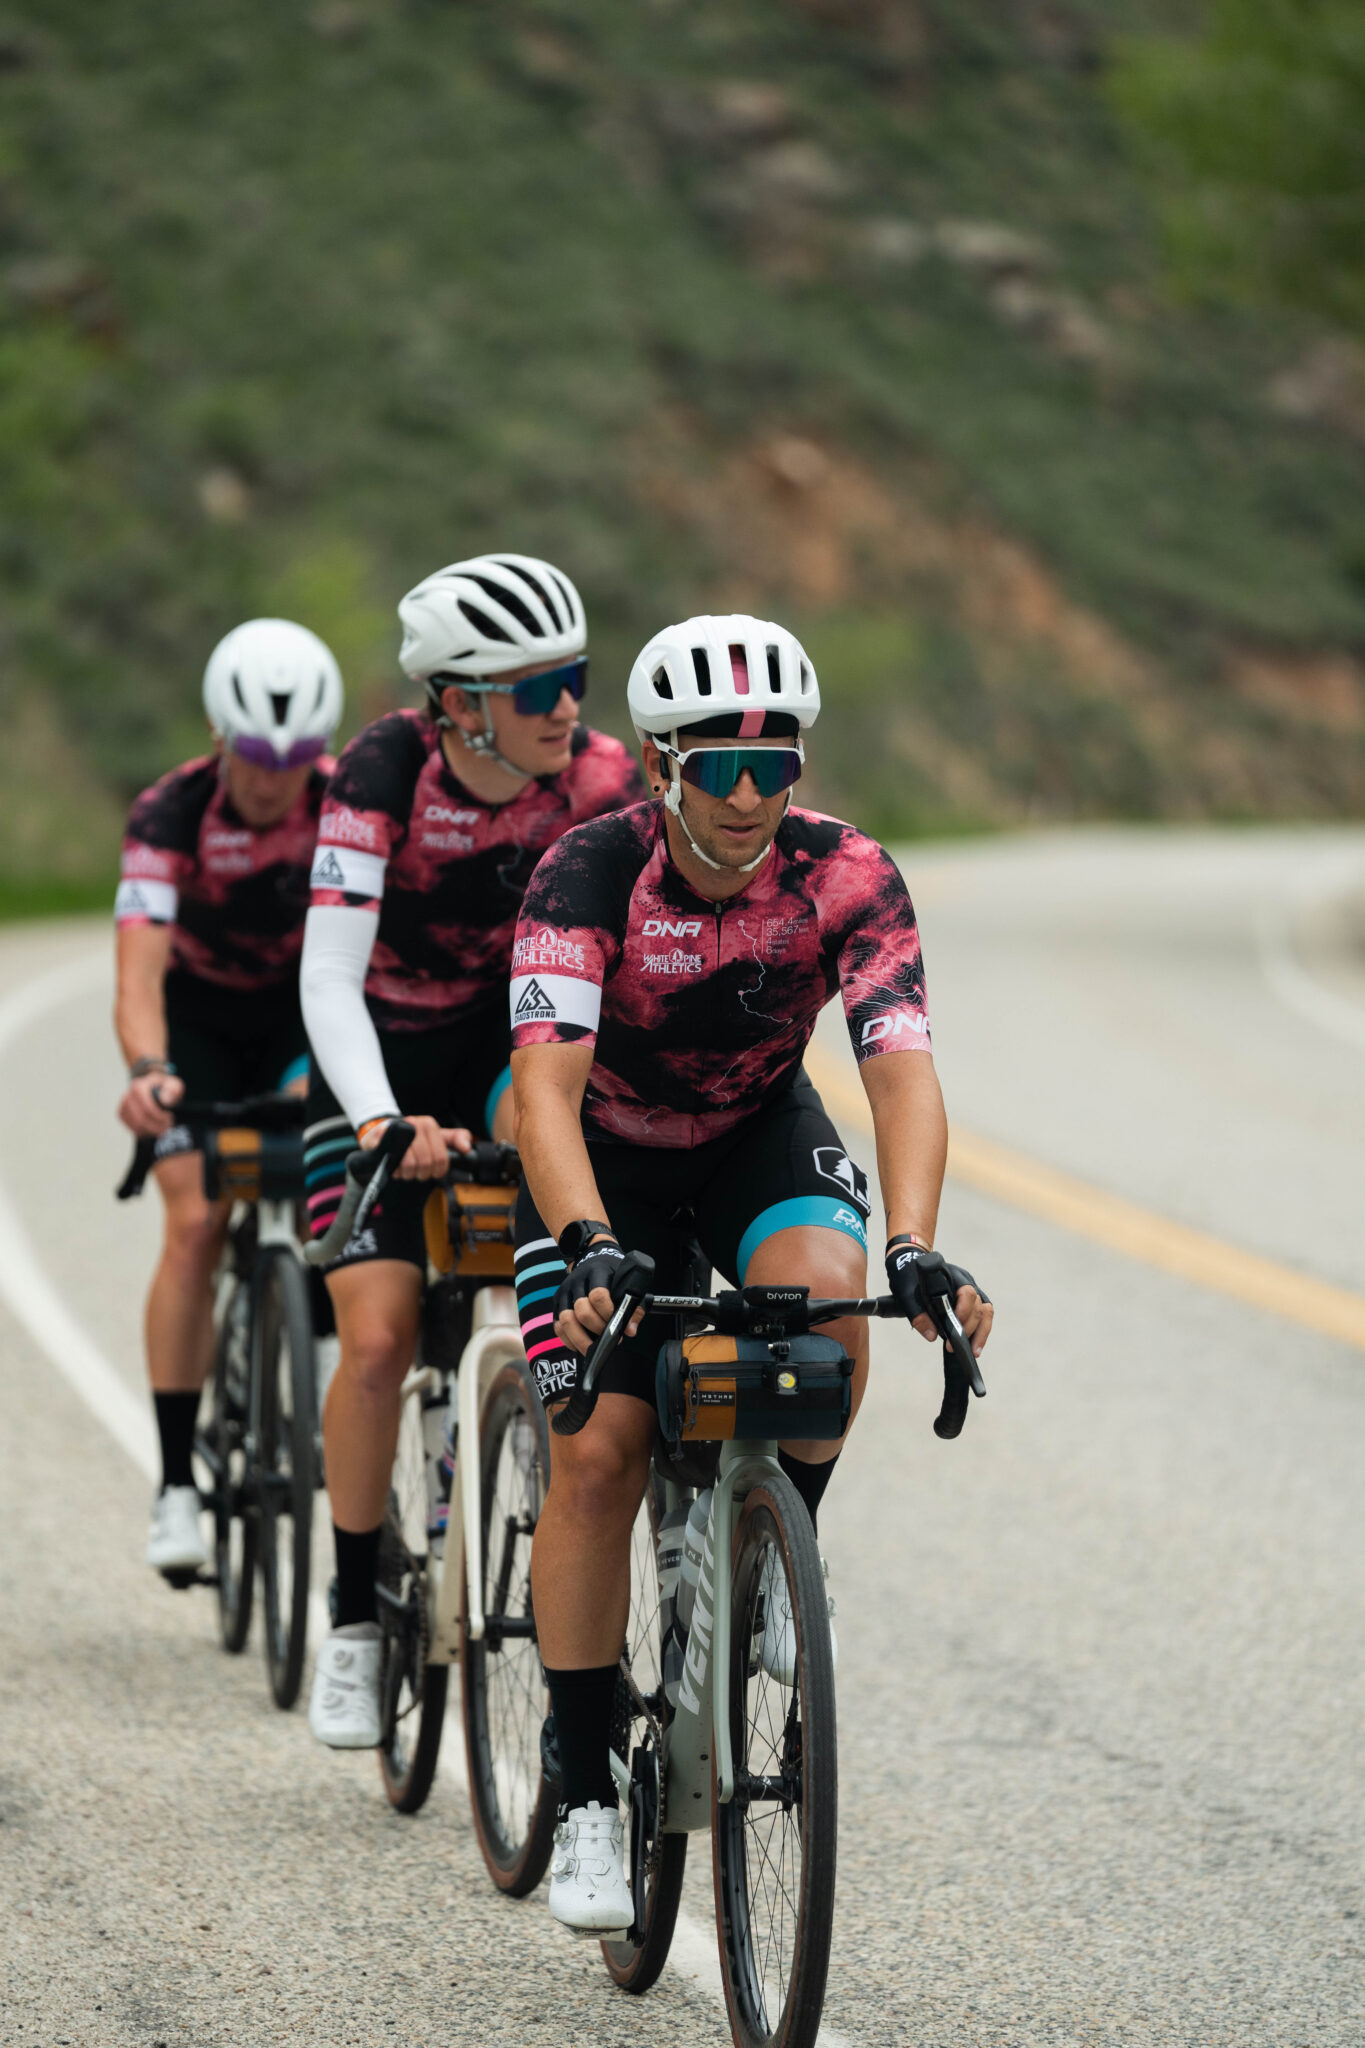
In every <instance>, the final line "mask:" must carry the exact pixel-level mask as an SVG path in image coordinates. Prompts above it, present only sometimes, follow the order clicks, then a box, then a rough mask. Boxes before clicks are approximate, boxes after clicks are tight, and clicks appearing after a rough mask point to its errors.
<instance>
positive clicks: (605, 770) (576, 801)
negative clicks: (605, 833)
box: [571, 726, 645, 825]
mask: <svg viewBox="0 0 1365 2048" xmlns="http://www.w3.org/2000/svg"><path fill="white" fill-rule="evenodd" d="M578 732H579V733H582V734H583V739H582V742H581V743H578V739H577V733H575V743H576V744H575V753H574V760H573V766H572V770H571V773H572V777H573V784H572V788H573V796H572V805H573V820H574V823H575V824H576V825H577V824H582V823H585V822H586V821H587V820H588V819H589V818H602V817H605V816H606V815H607V814H608V812H610V811H623V810H625V809H626V808H627V807H628V805H630V804H638V803H639V802H640V801H641V799H642V798H643V797H644V795H645V780H644V777H643V775H642V774H641V773H640V764H639V762H638V761H637V760H636V758H635V756H634V754H632V753H631V752H630V750H629V748H627V747H624V746H623V745H622V744H621V742H620V740H617V739H613V738H612V736H611V734H610V733H605V732H596V731H594V730H593V729H591V728H590V727H586V726H579V727H578Z"/></svg>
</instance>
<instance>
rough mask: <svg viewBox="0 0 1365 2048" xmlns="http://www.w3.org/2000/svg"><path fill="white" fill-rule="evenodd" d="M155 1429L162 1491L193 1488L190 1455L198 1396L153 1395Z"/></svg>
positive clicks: (197, 1414)
mask: <svg viewBox="0 0 1365 2048" xmlns="http://www.w3.org/2000/svg"><path fill="white" fill-rule="evenodd" d="M152 1402H153V1405H154V1407H155V1408H156V1426H157V1430H158V1432H159V1434H160V1437H161V1490H162V1492H163V1493H164V1492H165V1490H166V1488H167V1487H168V1486H193V1484H194V1471H193V1468H192V1467H191V1465H190V1452H191V1451H192V1450H193V1449H194V1425H195V1423H196V1421H197V1420H198V1416H199V1396H198V1394H153V1395H152Z"/></svg>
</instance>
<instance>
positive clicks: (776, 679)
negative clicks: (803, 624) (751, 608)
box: [626, 612, 820, 739]
mask: <svg viewBox="0 0 1365 2048" xmlns="http://www.w3.org/2000/svg"><path fill="white" fill-rule="evenodd" d="M626 698H627V702H628V704H629V706H630V715H631V718H632V720H633V721H634V725H635V730H636V731H637V732H638V733H639V735H640V737H641V739H647V738H649V737H650V736H651V735H652V734H655V733H668V732H675V733H676V732H686V731H689V730H691V731H693V732H695V731H697V730H698V728H701V727H704V728H705V729H706V730H707V731H709V732H712V733H716V734H721V733H725V734H728V735H730V736H732V737H734V738H736V739H756V738H758V736H759V735H760V734H764V733H767V734H774V733H783V734H791V733H793V732H794V731H796V730H798V729H805V728H806V727H808V726H812V725H814V723H815V721H816V719H817V718H818V717H819V715H820V685H819V683H818V682H817V681H816V679H815V670H814V668H813V667H812V666H811V661H810V657H809V656H808V655H807V653H806V651H805V649H804V647H802V645H801V643H800V641H799V640H798V639H797V638H796V635H795V634H794V633H789V632H788V631H787V629H786V627H785V626H777V625H774V624H773V623H772V621H771V620H768V619H754V618H750V617H749V615H748V614H747V613H746V612H736V613H732V614H730V615H728V616H723V617H714V616H712V615H710V614H703V615H702V616H701V617H699V618H695V619H684V621H683V622H682V624H681V625H679V626H666V627H665V628H664V630H663V632H662V633H656V634H655V636H654V638H653V639H652V640H651V641H650V642H649V644H648V646H646V647H645V648H644V650H643V651H642V652H641V654H640V655H639V657H638V659H637V660H636V663H635V666H634V668H633V669H632V670H631V672H630V682H629V685H628V687H627V691H626ZM720 720H724V724H723V725H722V724H720V723H719V722H716V723H713V721H720Z"/></svg>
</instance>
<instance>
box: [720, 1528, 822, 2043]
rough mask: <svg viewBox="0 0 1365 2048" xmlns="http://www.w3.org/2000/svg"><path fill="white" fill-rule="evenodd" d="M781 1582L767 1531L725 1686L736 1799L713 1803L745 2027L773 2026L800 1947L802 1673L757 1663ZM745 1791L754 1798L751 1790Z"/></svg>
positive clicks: (762, 2031)
mask: <svg viewBox="0 0 1365 2048" xmlns="http://www.w3.org/2000/svg"><path fill="white" fill-rule="evenodd" d="M770 1561H772V1562H771V1570H772V1572H773V1573H774V1575H775V1576H774V1584H775V1585H779V1586H780V1585H782V1584H783V1583H784V1582H785V1571H784V1566H783V1561H782V1554H781V1551H780V1549H779V1548H778V1545H777V1543H776V1542H775V1540H774V1539H773V1537H772V1535H771V1533H769V1534H768V1535H767V1536H766V1539H765V1540H763V1541H762V1542H760V1543H759V1544H758V1545H757V1546H756V1548H755V1550H754V1552H753V1553H752V1555H751V1557H750V1560H749V1568H748V1580H747V1584H746V1587H745V1595H744V1600H743V1604H742V1606H741V1607H740V1608H739V1620H740V1624H741V1626H740V1629H739V1633H738V1636H737V1640H736V1644H735V1649H736V1651H738V1650H739V1649H740V1647H741V1645H746V1644H747V1646H748V1655H747V1657H744V1658H741V1657H740V1656H738V1655H736V1656H735V1658H734V1660H733V1665H732V1670H733V1673H734V1677H733V1681H732V1692H731V1717H732V1728H733V1730H734V1761H735V1775H736V1792H735V1797H734V1799H732V1800H731V1801H730V1803H729V1804H728V1805H727V1806H724V1807H721V1808H720V1809H719V1811H718V1818H719V1821H720V1825H721V1826H722V1827H723V1828H724V1829H725V1831H726V1835H727V1843H726V1848H727V1855H726V1858H725V1864H724V1868H725V1891H726V1898H725V1908H726V1914H727V1919H728V1922H729V1930H730V1933H729V1946H730V1953H731V1958H732V1965H733V1968H732V1982H733V1986H734V1991H735V1995H736V1998H737V2000H738V2002H739V2005H740V2008H741V2013H742V2017H743V2019H744V2021H745V2024H746V2025H747V2027H748V2028H749V2030H750V2032H751V2034H752V2035H753V2036H754V2037H755V2038H756V2039H758V2040H766V2039H768V2038H769V2037H770V2036H771V2035H772V2034H774V2033H775V2032H776V2030H777V2028H778V2025H779V2023H780V2021H781V2017H782V2012H783V2009H784V2007H785V2005H786V2002H787V1995H788V1991H789V1988H790V1984H791V1978H792V1972H793V1970H794V1969H795V1966H796V1962H797V1958H798V1954H799V1946H798V1936H799V1930H800V1921H801V1899H802V1877H803V1855H804V1844H803V1839H802V1837H803V1827H802V1821H803V1815H802V1758H801V1671H800V1665H799V1662H798V1664H797V1668H796V1672H795V1675H794V1682H793V1684H792V1685H791V1686H786V1685H784V1684H782V1683H781V1681H780V1680H779V1679H777V1678H774V1677H772V1676H771V1675H770V1674H769V1673H768V1672H767V1671H765V1670H764V1668H763V1663H762V1659H761V1656H760V1654H759V1652H760V1646H761V1643H762V1640H763V1625H764V1613H765V1605H766V1599H765V1581H766V1579H767V1575H768V1570H769V1566H770ZM751 1794H752V1796H751Z"/></svg>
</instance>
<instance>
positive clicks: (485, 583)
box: [465, 576, 545, 640]
mask: <svg viewBox="0 0 1365 2048" xmlns="http://www.w3.org/2000/svg"><path fill="white" fill-rule="evenodd" d="M469 580H470V582H471V583H477V584H478V586H479V588H480V590H482V591H483V592H484V593H485V594H486V595H487V596H488V597H491V598H492V600H493V602H494V604H500V605H502V606H503V607H504V608H505V609H506V610H507V611H509V612H511V614H512V617H513V618H514V619H515V620H516V622H517V624H518V625H519V626H524V627H525V628H526V630H527V632H528V633H533V634H534V635H535V637H536V639H538V640H543V639H544V637H545V636H544V634H543V633H542V632H541V630H540V627H539V626H538V625H537V624H536V616H535V613H534V612H533V611H532V610H531V608H530V606H529V605H528V604H527V603H526V601H525V599H524V598H522V597H519V596H518V595H517V592H516V591H515V590H508V589H507V588H506V586H505V585H504V584H501V583H494V582H493V580H492V579H491V577H488V576H471V577H470V579H469ZM527 580H528V581H529V580H530V579H529V578H528V579H527ZM468 609H469V607H468V605H466V606H465V610H466V611H468Z"/></svg>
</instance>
